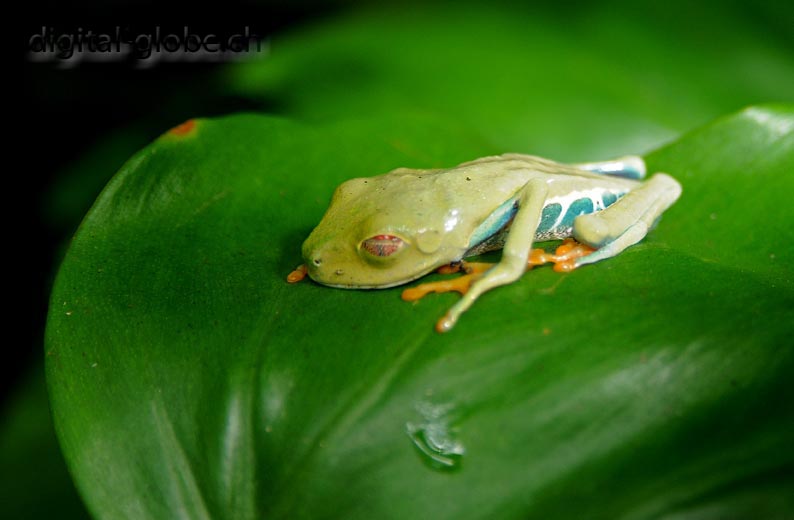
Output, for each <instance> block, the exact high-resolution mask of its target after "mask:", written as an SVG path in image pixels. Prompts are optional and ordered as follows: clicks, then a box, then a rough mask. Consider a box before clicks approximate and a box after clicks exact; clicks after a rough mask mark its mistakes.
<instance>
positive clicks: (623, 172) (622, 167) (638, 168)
mask: <svg viewBox="0 0 794 520" xmlns="http://www.w3.org/2000/svg"><path fill="white" fill-rule="evenodd" d="M572 166H575V167H577V168H579V169H581V170H587V171H589V172H593V173H600V174H603V175H616V176H618V177H626V178H628V179H644V178H645V161H644V160H643V159H642V157H640V156H638V155H627V156H625V157H620V158H618V159H613V160H611V161H601V162H590V163H578V164H573V165H572Z"/></svg>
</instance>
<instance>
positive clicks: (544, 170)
mask: <svg viewBox="0 0 794 520" xmlns="http://www.w3.org/2000/svg"><path fill="white" fill-rule="evenodd" d="M646 177H647V178H646ZM681 192H682V188H681V184H680V183H679V182H678V181H677V180H676V179H675V178H673V177H672V176H670V175H668V174H666V173H663V172H657V173H654V174H653V175H651V176H650V177H648V176H647V167H646V164H645V161H644V160H643V158H642V157H641V156H637V155H628V156H624V157H620V158H617V159H611V160H607V161H596V162H584V163H572V164H566V163H562V162H557V161H553V160H550V159H545V158H542V157H539V156H534V155H525V154H516V153H506V154H502V155H493V156H487V157H482V158H479V159H475V160H472V161H468V162H464V163H462V164H459V165H457V166H454V167H452V168H435V169H411V168H397V169H395V170H392V171H389V172H388V173H385V174H382V175H378V176H374V177H362V178H354V179H350V180H347V181H345V182H343V183H342V184H341V185H339V186H338V187H337V189H336V191H335V192H334V194H333V196H332V198H331V202H330V205H329V206H328V208H327V210H326V212H325V214H324V216H323V217H322V219H321V220H320V223H319V224H318V225H317V226H316V227H315V228H314V230H313V231H311V233H310V234H309V236H308V238H306V240H305V242H304V243H303V246H302V256H303V260H304V264H302V265H300V266H299V267H298V268H297V269H296V270H295V271H293V272H292V273H290V275H289V277H288V281H290V282H293V283H294V282H297V281H300V280H301V279H303V278H304V277H305V276H307V275H308V277H309V278H311V279H312V280H314V281H315V282H317V283H319V284H322V285H325V286H330V287H335V288H342V289H385V288H390V287H395V286H399V285H404V284H407V283H409V282H412V281H414V280H416V279H418V278H421V277H423V276H425V275H427V274H429V273H431V272H433V271H437V270H438V271H439V272H445V273H450V272H456V271H462V272H463V273H464V274H463V275H462V276H460V277H459V278H457V279H454V280H441V281H435V282H427V283H424V284H420V285H419V286H417V287H412V288H409V289H406V290H405V291H403V293H402V297H403V299H404V300H408V301H416V300H418V299H420V298H422V297H424V296H426V295H427V294H429V293H432V292H447V291H456V292H459V293H460V294H461V298H460V299H459V300H458V301H457V302H456V303H455V304H454V305H453V306H452V307H451V308H450V309H449V310H448V311H447V312H446V314H444V315H443V316H442V317H441V318H440V319H439V320H438V321H437V323H436V327H435V329H436V330H437V331H438V332H447V331H449V330H451V329H452V328H453V327H454V326H455V324H456V323H457V322H458V320H459V319H460V317H461V315H462V314H463V313H464V312H466V311H467V310H468V309H469V308H470V307H471V306H472V305H473V304H474V302H475V301H476V300H477V299H478V298H479V297H480V296H482V295H483V294H484V293H486V292H488V291H490V290H491V289H494V288H496V287H499V286H502V285H506V284H510V283H513V282H516V281H517V280H519V279H520V278H521V277H522V276H523V274H524V273H525V272H526V271H527V270H528V269H530V268H532V267H534V266H537V265H542V264H544V263H549V262H552V263H554V269H555V270H557V271H561V272H569V271H572V270H574V269H577V268H579V267H582V266H584V265H588V264H593V263H596V262H600V261H602V260H606V259H609V258H612V257H614V256H616V255H618V254H620V253H621V252H623V251H624V250H625V249H627V248H628V247H631V246H633V245H634V244H637V243H638V242H640V241H641V240H643V239H644V238H645V236H646V235H647V233H648V232H649V231H650V230H651V229H653V227H654V226H655V225H656V223H657V221H658V220H659V219H660V217H661V215H662V213H664V212H665V211H666V210H667V209H668V208H669V207H670V206H672V205H673V204H674V203H675V202H676V200H678V198H679V197H680V195H681ZM552 240H563V242H562V244H561V245H560V246H559V247H557V249H556V251H555V253H553V254H551V253H547V252H546V251H545V250H544V249H539V248H534V249H533V247H532V246H533V244H534V243H536V242H548V241H552ZM498 249H501V250H502V254H501V258H500V260H499V261H498V262H496V263H483V262H468V260H467V259H468V258H470V257H473V256H477V255H481V254H483V253H486V252H489V251H494V250H498Z"/></svg>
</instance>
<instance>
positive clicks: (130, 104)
mask: <svg viewBox="0 0 794 520" xmlns="http://www.w3.org/2000/svg"><path fill="white" fill-rule="evenodd" d="M345 8H346V6H345V5H344V4H343V3H341V2H322V3H321V2H312V1H304V2H289V3H286V2H284V3H278V4H277V3H275V2H246V1H240V0H235V1H227V2H223V3H217V4H215V5H212V6H209V5H201V4H195V3H190V4H188V3H184V4H179V3H170V4H168V6H167V7H166V6H164V5H163V3H158V2H125V1H116V2H99V1H96V0H95V1H94V2H87V3H82V4H80V5H79V6H67V5H65V4H64V3H62V2H52V1H51V2H37V3H36V4H35V5H30V6H28V7H27V9H26V10H25V12H24V15H23V17H22V23H20V24H19V25H18V26H17V27H15V31H16V33H17V39H16V41H17V42H18V44H19V48H18V50H19V54H20V58H21V61H22V100H23V102H22V107H17V110H18V112H17V113H18V114H19V115H20V116H21V117H20V122H21V125H20V126H21V128H20V130H21V131H20V132H19V133H17V134H16V135H17V137H19V138H20V141H19V146H14V147H12V148H13V149H12V150H9V153H10V158H9V163H14V162H17V161H18V162H19V166H18V168H19V170H17V171H9V172H8V176H9V178H11V179H12V180H13V181H14V182H18V183H19V185H18V186H16V187H15V188H14V189H12V190H10V192H9V194H8V195H9V200H10V201H11V204H10V205H9V206H7V207H10V208H12V210H11V211H10V212H9V216H8V217H7V218H8V220H7V222H8V224H7V227H6V229H11V230H15V233H16V232H18V233H19V236H16V237H15V238H14V239H13V243H15V244H18V245H17V247H12V248H9V249H11V250H15V251H18V252H19V253H20V254H19V255H18V256H17V255H12V256H14V257H15V258H16V261H17V262H18V265H16V266H15V270H14V271H12V272H14V273H15V274H14V275H12V283H13V284H14V285H15V286H17V287H18V289H19V295H18V298H17V301H18V302H19V304H18V305H16V306H15V311H16V312H15V315H14V317H13V319H12V320H11V323H12V325H13V327H14V329H16V333H15V334H14V336H15V337H16V339H15V340H14V342H13V344H12V345H8V347H7V349H8V354H9V355H10V357H9V358H7V362H5V363H3V364H2V366H3V373H2V374H1V375H2V379H1V380H2V383H0V385H2V386H1V388H0V390H2V392H0V393H1V394H2V395H3V396H4V399H3V401H4V402H5V397H6V396H8V395H9V392H10V391H11V390H12V389H13V388H14V387H15V386H16V385H17V384H19V382H20V380H21V379H22V378H23V377H25V376H26V374H28V372H29V371H30V370H31V367H38V366H40V364H41V363H40V361H41V359H42V355H41V354H42V348H43V347H42V341H43V334H44V324H45V319H46V312H47V307H48V298H49V291H50V288H51V284H52V280H53V278H54V275H55V273H56V270H57V265H58V262H59V260H60V258H61V256H62V254H63V252H64V250H65V247H66V246H67V245H68V240H69V237H70V236H71V235H72V234H73V232H74V231H75V229H76V227H77V226H78V225H79V222H80V219H81V218H82V216H83V214H84V213H85V211H86V210H87V209H88V208H89V207H90V204H91V201H93V199H94V198H95V197H96V195H98V194H99V191H101V189H102V187H103V186H104V182H105V181H106V180H107V179H108V178H109V177H110V176H111V175H112V173H113V171H115V170H116V169H117V168H118V167H120V166H121V164H122V163H123V160H124V159H125V158H126V157H128V156H129V155H130V154H131V153H134V151H135V150H136V149H137V148H140V147H142V146H144V145H145V144H146V143H147V142H149V141H151V140H152V139H154V138H156V137H157V136H158V135H160V134H161V133H163V132H164V131H166V130H167V129H168V128H171V127H172V126H175V125H177V124H179V123H180V122H182V121H184V120H187V119H189V118H191V117H196V116H202V117H203V116H214V115H220V114H226V113H230V112H236V111H241V110H268V111H271V112H272V111H278V107H277V106H264V105H263V104H261V103H259V104H254V103H253V102H252V101H250V100H244V99H241V98H233V97H229V96H228V94H225V93H222V92H218V91H216V90H215V89H214V87H213V83H212V81H211V77H212V75H213V73H214V72H215V71H217V69H218V68H219V67H222V66H223V64H222V63H212V62H210V61H209V60H207V61H204V62H197V63H187V62H174V63H162V62H161V63H157V64H155V65H153V66H151V67H146V68H142V67H139V66H136V63H135V61H134V60H132V59H129V60H117V61H111V62H108V63H91V62H86V61H84V62H82V63H79V64H78V65H76V66H74V67H69V68H66V67H63V65H62V64H61V63H59V62H58V61H49V62H35V61H33V60H31V58H30V55H29V53H28V48H29V42H30V39H31V37H33V36H34V35H36V34H40V33H41V32H42V27H47V28H48V29H47V30H48V31H49V30H50V28H54V29H55V32H56V33H61V34H64V33H74V32H76V31H77V30H78V28H82V29H83V30H84V31H85V30H88V29H89V28H90V29H91V30H93V31H94V32H95V33H108V34H113V32H114V31H115V27H117V26H119V27H122V28H125V29H127V30H128V32H129V33H130V34H140V33H146V34H148V33H151V32H153V30H154V28H155V27H158V26H159V27H160V28H161V31H162V32H163V33H167V32H174V33H177V34H180V33H182V31H183V28H184V27H185V26H188V27H189V28H190V32H191V33H195V34H199V35H206V34H219V35H222V34H234V33H237V32H239V31H242V30H243V29H244V28H245V27H246V26H248V27H249V28H250V30H251V32H252V33H256V34H258V35H262V36H263V37H264V40H265V43H267V40H268V38H269V37H271V36H273V35H274V34H278V33H279V32H283V31H286V30H288V29H289V28H290V27H293V26H296V25H300V24H304V23H309V22H311V21H312V20H315V19H318V18H321V17H323V16H328V15H330V14H333V13H336V12H339V11H341V10H343V9H345ZM130 128H132V130H130ZM122 130H124V131H127V132H128V134H130V135H129V138H128V139H127V141H128V144H127V145H126V146H127V147H128V148H129V149H128V150H127V152H128V153H127V154H126V155H125V154H124V152H125V151H124V150H119V149H113V150H108V153H107V155H106V156H105V157H99V158H98V159H97V160H106V161H108V162H109V163H114V162H115V163H117V164H113V169H111V170H110V171H108V172H107V176H106V178H104V179H100V178H97V179H90V180H85V179H84V182H83V183H82V184H81V185H74V184H68V182H67V183H66V184H65V181H64V179H67V181H68V177H69V176H70V174H71V173H73V172H72V169H73V168H74V167H75V163H76V161H77V160H78V159H80V158H81V157H83V156H84V154H85V153H86V152H87V151H89V150H92V149H96V148H97V147H99V148H100V149H101V148H102V146H103V143H104V140H105V139H106V138H107V136H108V135H110V134H113V133H114V132H118V131H122ZM110 145H111V144H110V143H109V144H108V146H110ZM95 153H96V152H95ZM113 155H115V156H116V158H117V159H116V160H115V161H114V158H113V157H112V156H113ZM14 156H16V157H17V158H16V159H13V157H14ZM13 169H14V168H12V170H13ZM59 189H60V190H62V191H63V190H71V191H73V192H74V193H72V194H71V196H70V197H69V196H67V197H64V196H63V193H61V196H60V197H59V198H57V199H56V197H55V196H54V192H55V191H56V190H59ZM64 201H66V202H67V203H65V202H64ZM20 224H22V225H20ZM17 262H14V263H17Z"/></svg>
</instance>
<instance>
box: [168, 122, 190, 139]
mask: <svg viewBox="0 0 794 520" xmlns="http://www.w3.org/2000/svg"><path fill="white" fill-rule="evenodd" d="M195 129H196V120H195V119H188V120H187V121H185V122H184V123H182V124H181V125H177V126H175V127H174V128H172V129H171V130H169V131H168V133H169V134H171V135H179V136H183V135H187V134H189V133H191V132H193V131H194V130H195Z"/></svg>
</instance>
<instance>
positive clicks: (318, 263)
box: [312, 258, 323, 267]
mask: <svg viewBox="0 0 794 520" xmlns="http://www.w3.org/2000/svg"><path fill="white" fill-rule="evenodd" d="M312 263H313V264H314V265H316V266H317V267H319V266H320V264H322V263H323V260H322V258H315V259H314V260H312Z"/></svg>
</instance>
